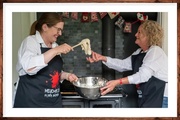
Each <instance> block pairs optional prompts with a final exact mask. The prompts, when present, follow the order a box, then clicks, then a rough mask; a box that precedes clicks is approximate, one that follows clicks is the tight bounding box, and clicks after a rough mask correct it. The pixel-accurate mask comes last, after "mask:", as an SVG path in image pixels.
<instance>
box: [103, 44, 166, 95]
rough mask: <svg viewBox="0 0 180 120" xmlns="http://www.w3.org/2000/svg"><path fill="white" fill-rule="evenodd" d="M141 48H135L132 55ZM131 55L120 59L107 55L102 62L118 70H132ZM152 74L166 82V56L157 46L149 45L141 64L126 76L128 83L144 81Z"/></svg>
mask: <svg viewBox="0 0 180 120" xmlns="http://www.w3.org/2000/svg"><path fill="white" fill-rule="evenodd" d="M140 51H141V49H140V48H139V49H137V50H136V51H135V52H134V53H133V54H132V55H137V54H139V52H140ZM132 55H131V56H129V57H127V58H126V59H123V60H120V59H116V58H111V57H107V62H103V64H105V65H106V66H107V67H109V68H111V69H114V70H117V71H119V72H123V71H129V70H132V63H131V62H132V61H131V57H132ZM152 76H154V77H156V78H158V79H161V80H163V81H165V82H168V58H167V55H166V54H165V53H164V51H163V50H162V49H161V48H160V47H158V46H151V47H150V48H149V49H148V50H147V51H146V55H145V57H144V59H143V64H142V66H141V67H140V68H139V71H138V72H136V73H135V74H132V75H130V76H128V80H129V83H130V84H139V83H144V82H147V81H148V80H149V78H151V77H152ZM164 96H166V97H167V96H168V84H166V86H165V91H164Z"/></svg>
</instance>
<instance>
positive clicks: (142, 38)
mask: <svg viewBox="0 0 180 120" xmlns="http://www.w3.org/2000/svg"><path fill="white" fill-rule="evenodd" d="M135 36H136V41H135V43H136V44H137V45H139V46H140V47H141V48H142V49H143V50H144V49H146V48H147V47H148V40H147V36H146V35H145V33H144V31H143V29H142V27H141V26H139V28H138V31H137V33H136V34H135Z"/></svg>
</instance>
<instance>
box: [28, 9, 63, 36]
mask: <svg viewBox="0 0 180 120" xmlns="http://www.w3.org/2000/svg"><path fill="white" fill-rule="evenodd" d="M59 22H64V21H63V18H62V16H61V15H59V14H58V13H56V12H46V13H43V14H42V15H41V17H40V18H39V20H37V21H35V22H34V23H33V24H32V25H31V30H30V35H34V34H35V32H36V30H37V31H39V32H41V31H42V25H43V24H47V26H48V27H52V26H54V25H56V24H57V23H59Z"/></svg>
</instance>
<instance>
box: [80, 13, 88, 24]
mask: <svg viewBox="0 0 180 120" xmlns="http://www.w3.org/2000/svg"><path fill="white" fill-rule="evenodd" d="M81 22H89V13H88V12H83V13H82V16H81Z"/></svg>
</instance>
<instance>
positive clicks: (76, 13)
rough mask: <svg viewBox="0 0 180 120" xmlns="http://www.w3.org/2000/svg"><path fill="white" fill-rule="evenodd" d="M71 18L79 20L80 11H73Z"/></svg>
mask: <svg viewBox="0 0 180 120" xmlns="http://www.w3.org/2000/svg"><path fill="white" fill-rule="evenodd" d="M71 18H72V19H74V20H77V19H78V12H72V13H71Z"/></svg>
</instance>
